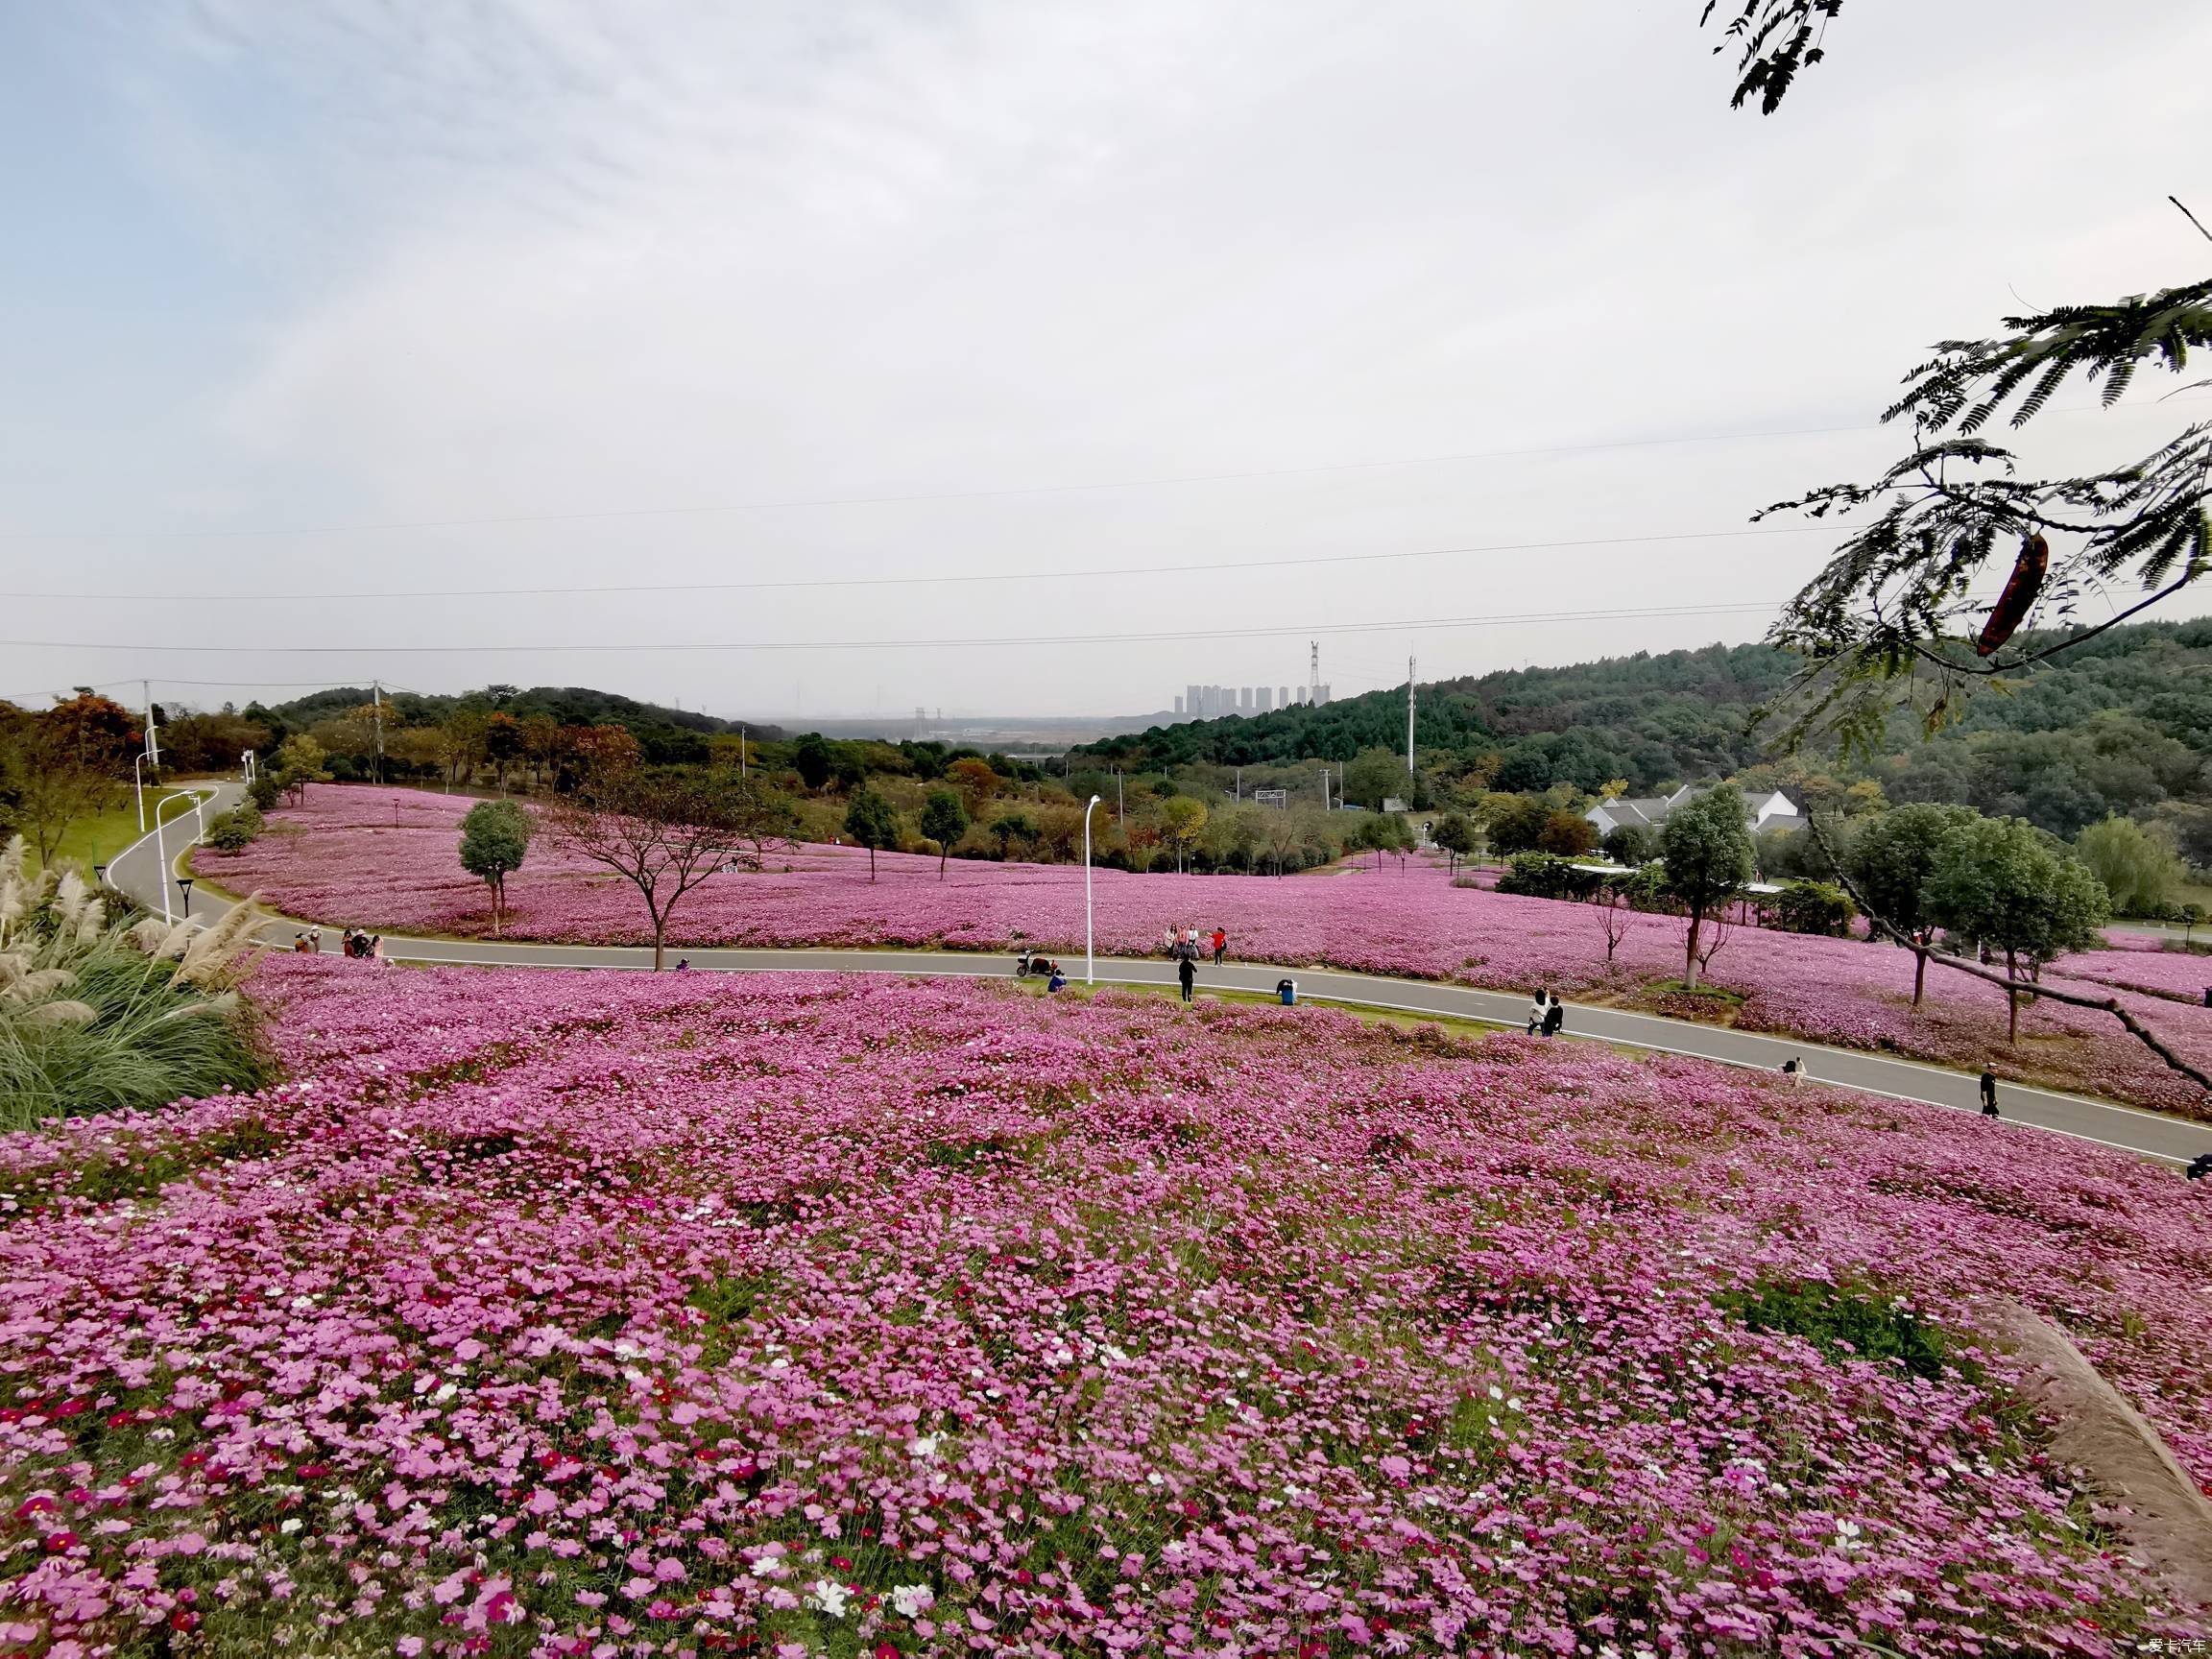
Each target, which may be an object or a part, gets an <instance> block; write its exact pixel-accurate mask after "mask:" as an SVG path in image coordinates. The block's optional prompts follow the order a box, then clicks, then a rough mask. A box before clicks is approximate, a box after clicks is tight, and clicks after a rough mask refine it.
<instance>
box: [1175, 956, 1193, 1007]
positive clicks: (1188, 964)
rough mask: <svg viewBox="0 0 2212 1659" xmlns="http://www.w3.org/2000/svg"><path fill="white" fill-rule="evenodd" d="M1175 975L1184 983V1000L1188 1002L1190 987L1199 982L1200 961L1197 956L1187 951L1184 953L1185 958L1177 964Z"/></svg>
mask: <svg viewBox="0 0 2212 1659" xmlns="http://www.w3.org/2000/svg"><path fill="white" fill-rule="evenodd" d="M1175 977H1176V978H1177V979H1178V980H1179V981H1181V983H1182V986H1183V1000H1184V1001H1186V1002H1188V1001H1190V987H1191V986H1193V985H1195V984H1196V983H1197V982H1198V962H1197V959H1196V957H1195V956H1193V955H1191V954H1190V953H1188V952H1187V953H1186V954H1185V955H1184V957H1183V960H1182V961H1180V962H1178V963H1177V964H1176V965H1175Z"/></svg>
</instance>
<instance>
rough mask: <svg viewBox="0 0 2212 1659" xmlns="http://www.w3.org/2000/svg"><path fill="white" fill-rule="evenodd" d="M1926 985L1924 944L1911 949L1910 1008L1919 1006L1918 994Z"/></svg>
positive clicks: (1926, 953)
mask: <svg viewBox="0 0 2212 1659" xmlns="http://www.w3.org/2000/svg"><path fill="white" fill-rule="evenodd" d="M1927 983H1928V950H1927V947H1926V945H1925V944H1922V945H1916V946H1914V947H1913V948H1912V1006H1913V1007H1915V1008H1917V1007H1919V1006H1920V993H1921V991H1922V990H1923V989H1924V988H1925V987H1926V986H1927Z"/></svg>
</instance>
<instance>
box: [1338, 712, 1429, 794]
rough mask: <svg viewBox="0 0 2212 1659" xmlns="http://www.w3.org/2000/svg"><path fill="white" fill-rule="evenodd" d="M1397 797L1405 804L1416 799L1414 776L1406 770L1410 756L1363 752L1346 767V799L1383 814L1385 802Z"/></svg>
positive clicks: (1384, 752)
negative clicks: (1407, 758)
mask: <svg viewBox="0 0 2212 1659" xmlns="http://www.w3.org/2000/svg"><path fill="white" fill-rule="evenodd" d="M1401 707H1403V704H1401ZM1393 795H1395V796H1397V797H1398V798H1400V799H1401V800H1405V801H1410V800H1412V798H1413V775H1412V774H1411V773H1410V772H1408V771H1407V770H1406V757H1405V756H1404V755H1403V754H1402V753H1400V752H1398V751H1396V750H1393V749H1381V748H1377V749H1362V750H1360V751H1359V753H1358V755H1356V756H1354V757H1352V761H1351V763H1350V764H1349V765H1347V766H1346V767H1345V768H1344V799H1345V800H1347V801H1351V802H1354V803H1356V804H1357V805H1361V806H1364V807H1366V808H1367V809H1368V810H1370V811H1373V812H1380V811H1382V810H1383V802H1384V801H1385V800H1387V799H1389V798H1390V797H1391V796H1393Z"/></svg>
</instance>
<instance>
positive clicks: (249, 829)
mask: <svg viewBox="0 0 2212 1659" xmlns="http://www.w3.org/2000/svg"><path fill="white" fill-rule="evenodd" d="M261 829H262V818H261V814H260V813H259V812H258V811H256V810H255V809H254V808H253V807H252V806H250V805H248V806H239V807H234V808H233V809H232V810H230V811H228V812H223V813H219V814H217V815H216V817H215V820H214V821H213V822H212V823H210V824H209V825H208V826H207V845H208V846H210V847H212V848H214V849H215V851H216V852H218V853H243V852H245V851H246V849H247V848H249V847H251V846H252V845H253V841H254V838H255V837H256V836H258V835H259V834H260V833H261Z"/></svg>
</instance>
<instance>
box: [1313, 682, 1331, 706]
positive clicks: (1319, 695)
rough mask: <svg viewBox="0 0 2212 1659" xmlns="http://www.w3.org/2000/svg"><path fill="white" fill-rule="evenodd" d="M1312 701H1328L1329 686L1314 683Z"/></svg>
mask: <svg viewBox="0 0 2212 1659" xmlns="http://www.w3.org/2000/svg"><path fill="white" fill-rule="evenodd" d="M1313 701H1314V702H1316V703H1326V702H1328V701H1329V687H1328V686H1326V685H1316V686H1314V687H1313Z"/></svg>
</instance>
